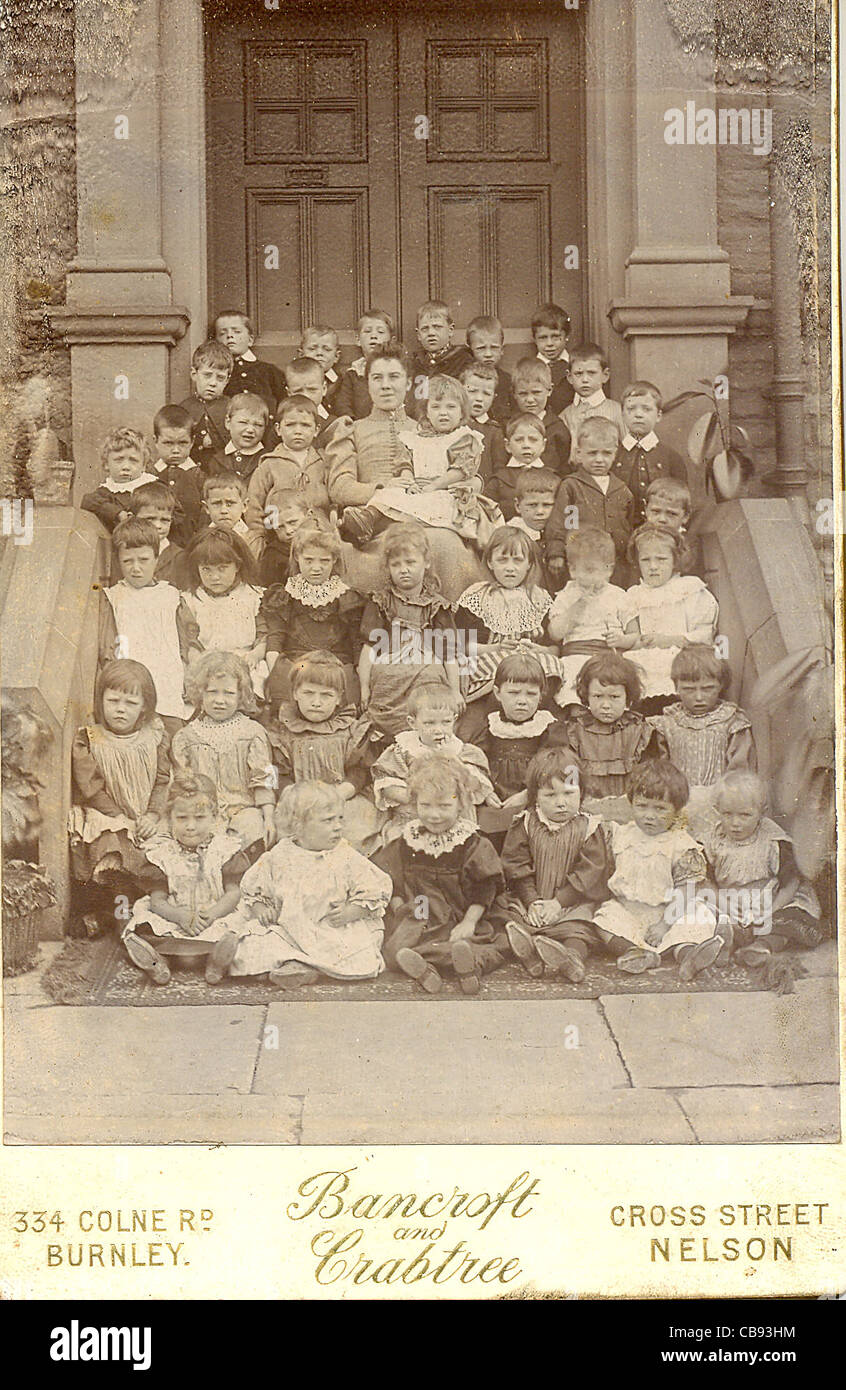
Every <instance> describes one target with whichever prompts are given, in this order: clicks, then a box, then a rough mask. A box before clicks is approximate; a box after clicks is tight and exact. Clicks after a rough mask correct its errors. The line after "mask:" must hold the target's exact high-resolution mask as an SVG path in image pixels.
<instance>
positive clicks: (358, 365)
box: [350, 357, 367, 377]
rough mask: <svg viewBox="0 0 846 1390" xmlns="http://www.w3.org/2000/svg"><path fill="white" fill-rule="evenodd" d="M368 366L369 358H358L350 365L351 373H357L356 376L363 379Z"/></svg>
mask: <svg viewBox="0 0 846 1390" xmlns="http://www.w3.org/2000/svg"><path fill="white" fill-rule="evenodd" d="M366 366H367V358H366V357H357V358H356V359H355V361H354V362H351V363H350V371H351V372H355V374H356V376H361V377H363V376H364V369H365V367H366Z"/></svg>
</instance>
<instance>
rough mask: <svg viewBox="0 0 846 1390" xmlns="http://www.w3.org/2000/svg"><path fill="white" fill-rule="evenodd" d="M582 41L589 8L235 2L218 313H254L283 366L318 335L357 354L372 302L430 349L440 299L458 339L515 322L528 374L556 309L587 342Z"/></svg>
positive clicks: (211, 70)
mask: <svg viewBox="0 0 846 1390" xmlns="http://www.w3.org/2000/svg"><path fill="white" fill-rule="evenodd" d="M582 46H583V40H582V29H581V16H580V13H579V11H571V10H565V9H563V8H562V7H561V6H560V5H559V6H555V7H554V8H553V7H551V6H550V8H548V9H547V8H546V7H544V6H543V5H542V4H538V5H536V6H534V7H532V9H531V12H530V13H528V14H527V7H525V6H522V7H521V9H520V12H519V18H516V17H514V16H511V15H509V13H508V11H507V9H506V7H505V6H504V5H503V6H501V7H498V8H496V9H493V8H490V9H485V10H482V11H481V12H480V11H479V9H477V8H473V9H471V8H470V7H469V6H467V7H463V6H462V5H461V4H457V5H456V6H454V7H453V8H452V9H449V10H447V9H443V10H440V9H436V8H432V7H431V5H430V6H428V7H423V6H417V5H416V4H414V3H411V4H408V5H404V6H403V8H402V10H399V7H396V8H395V9H394V10H393V12H391V13H386V11H385V9H384V8H382V9H380V10H379V11H374V10H372V9H361V8H359V7H358V6H356V5H354V4H351V5H350V7H349V8H348V9H345V10H344V11H343V12H339V11H335V12H334V13H332V12H327V11H325V10H323V9H322V8H321V7H319V6H317V5H315V6H314V7H313V8H312V7H309V6H308V4H306V3H305V2H304V0H303V3H301V4H299V5H295V4H291V5H286V7H285V12H284V15H282V14H280V13H277V12H275V11H268V10H265V9H264V8H262V7H259V6H256V5H254V4H248V3H246V0H244V3H237V0H231V3H229V4H228V5H227V6H226V7H220V6H216V7H215V8H214V10H213V11H210V13H209V17H208V21H207V29H206V48H207V89H208V109H207V131H208V153H207V164H208V191H209V197H208V207H209V248H210V268H209V288H210V303H211V304H212V306H214V307H215V308H221V307H227V306H229V305H238V304H247V306H248V309H249V312H250V314H251V315H252V317H253V318H254V321H255V323H256V328H257V347H258V349H259V352H260V353H261V354H262V355H264V356H267V357H270V358H271V359H273V360H277V361H279V362H283V361H286V360H287V359H288V358H290V357H291V355H292V352H293V350H294V349H295V348H296V346H297V343H298V341H299V336H300V332H301V329H302V327H303V325H305V324H307V323H313V322H326V323H331V324H333V325H336V326H337V327H338V329H339V331H340V334H341V341H342V342H343V343H345V344H352V343H353V341H354V336H355V324H356V320H357V318H358V317H359V315H360V314H361V313H362V312H363V310H364V309H365V308H367V307H368V305H369V304H376V305H379V306H380V307H383V308H385V309H387V310H388V312H389V313H392V314H397V317H398V322H399V327H400V331H401V333H402V334H403V336H404V337H405V339H406V341H407V342H409V343H410V344H411V343H413V341H414V319H415V313H416V310H417V307H418V305H419V304H421V303H422V302H423V301H424V300H425V299H429V298H438V299H445V300H447V301H448V303H450V304H451V305H452V307H453V309H454V312H455V316H456V325H457V333H456V339H457V340H458V339H459V338H460V337H462V336H463V332H464V329H465V328H466V325H467V323H468V322H469V320H470V319H471V318H472V317H473V316H474V315H476V314H478V313H494V314H497V315H498V316H499V317H500V318H501V319H502V321H503V324H504V327H505V332H506V343H507V344H508V350H507V359H508V360H510V361H513V360H514V358H515V357H516V356H518V355H519V354H520V352H521V350H522V348H523V347H524V346H525V345H526V344H527V343H528V342H529V341H530V337H529V333H528V325H529V320H530V317H531V313H532V311H533V310H534V308H535V307H536V306H537V305H538V304H539V303H541V302H542V301H544V300H546V299H550V298H552V299H555V300H557V301H558V302H559V303H562V304H564V305H565V307H566V308H567V309H568V310H569V311H570V313H571V315H572V317H573V335H574V337H578V336H579V335H580V333H581V332H582V325H583V314H582V307H583V303H584V302H585V298H586V296H585V285H584V273H583V270H582V269H581V268H580V267H579V266H577V265H576V266H574V265H573V264H572V262H573V256H572V252H569V253H566V252H565V249H566V248H572V247H576V248H577V254H578V257H579V260H581V259H582V253H583V249H584V246H585V235H584V197H583V193H582V183H583V180H582V172H581V171H582V167H583V163H584V161H583V158H582V152H583V137H582V129H583V118H582V104H583V95H582V67H583V63H582ZM423 117H425V120H421V118H423ZM421 135H422V136H424V138H420V137H421ZM565 261H566V262H567V264H565ZM347 355H349V354H347Z"/></svg>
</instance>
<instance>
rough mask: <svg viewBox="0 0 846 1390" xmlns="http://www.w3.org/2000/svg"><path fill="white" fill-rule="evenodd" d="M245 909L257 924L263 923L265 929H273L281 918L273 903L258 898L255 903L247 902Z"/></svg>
mask: <svg viewBox="0 0 846 1390" xmlns="http://www.w3.org/2000/svg"><path fill="white" fill-rule="evenodd" d="M244 908H245V910H246V911H247V912H248V913H249V915H250V916H251V917H253V918H254V919H255V920H256V921H257V922H261V925H262V926H263V927H272V926H273V924H274V922H275V921H276V919H277V917H278V916H279V913H278V912H277V910H276V908H275V907H274V906H273V903H269V902H266V901H265V900H264V899H263V898H256V899H255V900H254V901H253V902H246V903H245V904H244Z"/></svg>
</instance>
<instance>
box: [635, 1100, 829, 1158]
mask: <svg viewBox="0 0 846 1390" xmlns="http://www.w3.org/2000/svg"><path fill="white" fill-rule="evenodd" d="M635 1094H637V1092H635ZM675 1096H676V1099H677V1100H678V1102H679V1104H680V1105H681V1107H682V1109H683V1110H684V1112H685V1114H686V1115H687V1117H688V1119H689V1120H690V1123H691V1124H692V1126H693V1129H694V1131H695V1133H696V1137H697V1139H698V1140H699V1142H700V1143H702V1144H790V1143H793V1144H836V1143H837V1142H838V1140H839V1138H840V1089H839V1087H838V1086H703V1087H702V1088H701V1089H698V1090H695V1091H676V1092H675Z"/></svg>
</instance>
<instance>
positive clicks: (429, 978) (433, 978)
mask: <svg viewBox="0 0 846 1390" xmlns="http://www.w3.org/2000/svg"><path fill="white" fill-rule="evenodd" d="M396 962H397V965H398V966H399V968H400V970H401V971H402V973H403V974H404V975H410V976H411V978H412V980H416V981H417V983H418V984H419V985H420V988H421V989H425V991H426V993H427V994H437V993H438V992H439V990H440V988H441V985H442V984H443V980H442V979H441V977H440V975H439V974H438V972H437V970H436V969H435V967H434V965H430V964H429V962H428V961H427V960H424V959H423V957H422V956H420V955H418V954H417V952H416V951H412V950H411V947H410V946H402V947H401V948H400V950H399V951H397V954H396Z"/></svg>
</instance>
